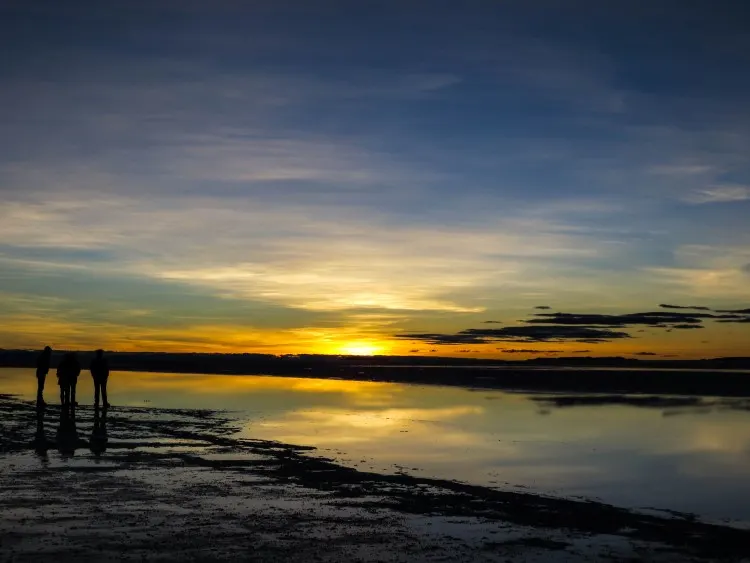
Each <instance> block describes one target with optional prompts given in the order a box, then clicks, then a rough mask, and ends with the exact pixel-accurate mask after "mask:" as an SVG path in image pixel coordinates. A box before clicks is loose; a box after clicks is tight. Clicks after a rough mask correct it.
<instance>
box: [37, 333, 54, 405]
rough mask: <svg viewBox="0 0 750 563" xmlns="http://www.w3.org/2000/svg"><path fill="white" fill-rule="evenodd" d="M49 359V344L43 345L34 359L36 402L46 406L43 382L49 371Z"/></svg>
mask: <svg viewBox="0 0 750 563" xmlns="http://www.w3.org/2000/svg"><path fill="white" fill-rule="evenodd" d="M51 359H52V348H50V347H49V346H45V347H44V350H43V351H42V353H41V354H39V357H38V358H37V359H36V404H37V405H39V406H42V407H46V406H47V403H45V402H44V382H45V381H46V379H47V373H49V363H50V360H51Z"/></svg>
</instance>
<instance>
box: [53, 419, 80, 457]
mask: <svg viewBox="0 0 750 563" xmlns="http://www.w3.org/2000/svg"><path fill="white" fill-rule="evenodd" d="M76 446H78V430H76V417H75V411H74V410H70V411H68V409H66V408H61V409H60V426H59V427H58V428H57V450H58V451H59V452H60V454H61V455H62V456H63V457H68V456H73V455H75V453H76Z"/></svg>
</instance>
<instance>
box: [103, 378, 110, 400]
mask: <svg viewBox="0 0 750 563" xmlns="http://www.w3.org/2000/svg"><path fill="white" fill-rule="evenodd" d="M102 404H103V405H104V406H105V407H108V406H109V401H108V400H107V378H106V377H105V378H104V379H102Z"/></svg>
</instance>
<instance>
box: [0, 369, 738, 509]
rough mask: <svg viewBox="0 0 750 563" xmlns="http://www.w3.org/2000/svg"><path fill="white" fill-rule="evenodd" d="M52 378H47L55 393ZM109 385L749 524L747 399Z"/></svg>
mask: <svg viewBox="0 0 750 563" xmlns="http://www.w3.org/2000/svg"><path fill="white" fill-rule="evenodd" d="M79 381H80V382H79V385H78V400H79V402H81V403H83V404H86V403H89V402H91V401H92V400H93V399H92V392H93V391H92V384H91V378H90V377H89V376H88V375H87V374H85V373H84V374H82V375H81V378H80V380H79ZM55 383H56V380H55V377H54V376H53V375H50V376H49V377H48V379H47V390H46V393H45V397H46V399H47V401H48V402H51V403H56V402H57V401H58V400H59V399H58V388H57V386H56V385H55ZM35 385H36V380H35V377H34V371H33V370H29V369H9V368H8V369H6V368H4V369H0V393H10V394H16V395H19V396H21V397H23V398H25V399H33V398H34V396H35ZM109 393H110V402H111V403H112V404H113V405H115V408H116V406H117V405H128V406H154V407H166V408H203V409H224V410H228V411H231V413H232V415H233V416H236V417H237V418H238V420H240V421H241V426H242V428H243V430H242V433H243V434H244V435H245V436H247V437H252V438H260V439H270V440H279V441H282V442H288V443H294V444H302V445H311V446H316V447H318V448H319V449H320V450H321V451H320V452H319V453H321V454H322V455H325V456H327V457H332V458H335V459H337V460H339V461H341V462H342V463H344V464H347V465H351V466H354V467H357V468H359V469H362V470H365V471H378V472H391V473H392V472H399V471H404V472H406V473H410V474H415V475H423V476H430V477H439V478H447V479H457V480H461V481H467V482H471V483H476V484H482V485H488V486H492V487H500V488H504V489H515V488H523V489H526V490H528V491H530V492H539V493H545V494H555V495H563V496H584V497H587V498H596V499H599V500H603V501H605V502H609V503H613V504H616V505H620V506H628V507H639V508H645V507H656V508H659V509H672V510H679V511H687V512H695V513H697V514H699V515H700V516H702V517H703V518H706V519H710V520H719V519H731V520H734V521H736V522H738V523H739V521H741V522H746V523H747V522H750V502H749V499H750V412H748V411H746V410H732V409H695V408H668V409H665V408H653V407H649V408H644V407H634V406H629V405H606V406H575V407H565V408H556V407H550V406H548V405H545V404H542V403H540V402H538V401H535V400H534V398H538V397H539V396H538V395H530V394H523V393H509V392H503V391H496V390H483V389H482V390H469V389H460V388H456V387H439V386H423V385H404V384H396V383H375V382H355V381H342V380H334V379H326V380H323V379H304V378H281V377H264V376H227V375H188V374H169V373H138V372H116V373H114V374H113V375H112V377H111V378H110V385H109ZM110 440H117V435H116V434H114V433H111V434H110Z"/></svg>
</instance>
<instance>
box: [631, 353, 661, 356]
mask: <svg viewBox="0 0 750 563" xmlns="http://www.w3.org/2000/svg"><path fill="white" fill-rule="evenodd" d="M633 355H634V356H657V355H658V354H657V353H656V352H634V353H633Z"/></svg>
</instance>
